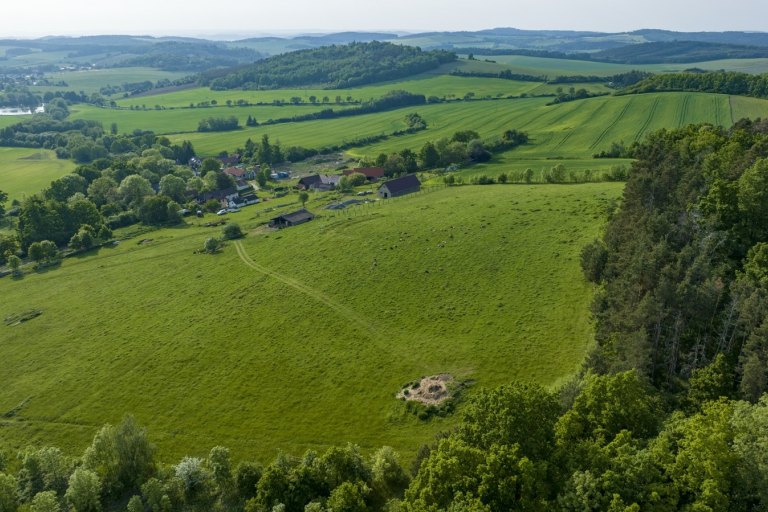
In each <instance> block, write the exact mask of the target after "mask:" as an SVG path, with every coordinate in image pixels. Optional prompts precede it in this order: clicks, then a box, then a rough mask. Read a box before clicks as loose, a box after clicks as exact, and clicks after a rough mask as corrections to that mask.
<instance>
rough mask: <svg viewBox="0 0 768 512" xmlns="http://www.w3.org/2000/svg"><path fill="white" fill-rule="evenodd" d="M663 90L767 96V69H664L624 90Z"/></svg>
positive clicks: (626, 91)
mask: <svg viewBox="0 0 768 512" xmlns="http://www.w3.org/2000/svg"><path fill="white" fill-rule="evenodd" d="M661 91H689V92H711V93H718V94H734V95H738V96H752V97H754V98H768V73H764V74H762V75H751V74H748V73H737V72H734V71H707V72H705V71H700V72H688V73H664V74H660V75H653V76H650V77H647V78H645V79H644V80H642V81H641V82H639V83H637V84H634V85H632V86H630V87H628V88H627V89H626V90H624V91H622V93H624V94H633V93H646V92H661Z"/></svg>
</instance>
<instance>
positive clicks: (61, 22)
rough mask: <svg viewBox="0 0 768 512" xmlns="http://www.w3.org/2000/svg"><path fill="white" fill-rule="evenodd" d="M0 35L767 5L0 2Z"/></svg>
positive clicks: (735, 12)
mask: <svg viewBox="0 0 768 512" xmlns="http://www.w3.org/2000/svg"><path fill="white" fill-rule="evenodd" d="M1 12H2V14H1V15H0V16H1V17H0V38H2V37H39V36H43V35H77V34H89V35H90V34H150V35H177V34H178V35H208V36H211V35H217V36H219V37H220V38H225V39H226V38H229V36H231V38H240V37H243V36H248V35H257V34H258V35H260V34H265V33H277V34H279V33H287V32H309V31H323V32H328V31H341V30H400V31H428V30H478V29H483V28H493V27H515V28H524V29H576V30H598V31H604V32H620V31H626V30H634V29H639V28H663V29H671V30H679V31H721V30H755V31H768V0H727V1H726V0H689V1H683V0H644V1H637V0H633V1H631V2H630V1H627V0H568V1H562V0H527V1H525V2H523V1H521V0H473V1H462V2H457V1H456V0H375V1H371V0H357V1H353V0H215V1H211V0H205V1H203V0H130V1H127V0H112V1H109V0H107V1H94V0H3V8H2V10H1Z"/></svg>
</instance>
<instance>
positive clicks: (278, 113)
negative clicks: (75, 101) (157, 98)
mask: <svg viewBox="0 0 768 512" xmlns="http://www.w3.org/2000/svg"><path fill="white" fill-rule="evenodd" d="M324 108H327V107H323V106H320V105H317V106H314V105H303V106H296V105H285V106H281V107H275V106H253V107H226V106H225V107H209V108H185V109H173V110H155V109H153V108H151V107H150V108H148V109H147V110H116V109H110V108H100V107H95V106H92V105H83V104H79V105H75V106H73V107H72V116H71V117H72V119H91V120H95V121H99V122H101V123H102V125H103V126H104V127H105V128H109V127H110V126H111V124H112V123H117V128H118V132H119V133H131V132H133V131H134V130H146V129H150V130H152V131H154V132H155V133H159V134H169V133H184V132H196V131H197V127H198V125H199V123H200V121H201V120H202V119H206V118H209V117H230V116H235V117H237V119H238V120H239V121H240V126H242V127H245V121H246V120H247V119H248V116H253V117H254V118H255V119H256V120H257V121H259V122H264V121H267V120H268V119H279V118H281V117H292V116H294V115H302V114H309V113H311V112H318V111H320V110H323V109H324ZM341 108H342V109H343V108H348V107H341ZM337 109H338V108H337ZM228 133H229V134H230V136H233V135H235V134H237V133H241V132H239V131H234V132H228ZM246 138H247V137H246ZM243 141H245V138H244V139H243Z"/></svg>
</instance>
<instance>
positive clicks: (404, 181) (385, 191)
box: [379, 174, 421, 199]
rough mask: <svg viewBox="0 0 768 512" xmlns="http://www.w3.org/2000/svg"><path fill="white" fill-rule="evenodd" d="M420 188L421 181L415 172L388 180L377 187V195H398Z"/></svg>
mask: <svg viewBox="0 0 768 512" xmlns="http://www.w3.org/2000/svg"><path fill="white" fill-rule="evenodd" d="M419 190H421V182H420V181H419V178H417V177H416V175H415V174H406V175H405V176H402V177H400V178H395V179H394V180H390V181H388V182H386V183H384V184H383V185H381V187H379V197H380V198H382V199H387V198H389V197H399V196H404V195H406V194H411V193H413V192H418V191H419Z"/></svg>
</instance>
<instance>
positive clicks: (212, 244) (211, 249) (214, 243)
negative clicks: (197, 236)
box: [203, 238, 221, 254]
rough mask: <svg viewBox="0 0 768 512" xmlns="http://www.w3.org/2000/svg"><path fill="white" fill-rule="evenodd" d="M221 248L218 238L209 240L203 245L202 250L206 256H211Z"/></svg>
mask: <svg viewBox="0 0 768 512" xmlns="http://www.w3.org/2000/svg"><path fill="white" fill-rule="evenodd" d="M220 248H221V240H219V239H218V238H209V239H207V240H206V241H205V243H203V249H204V250H205V252H207V253H208V254H213V253H215V252H217V251H218V250H219V249H220Z"/></svg>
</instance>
